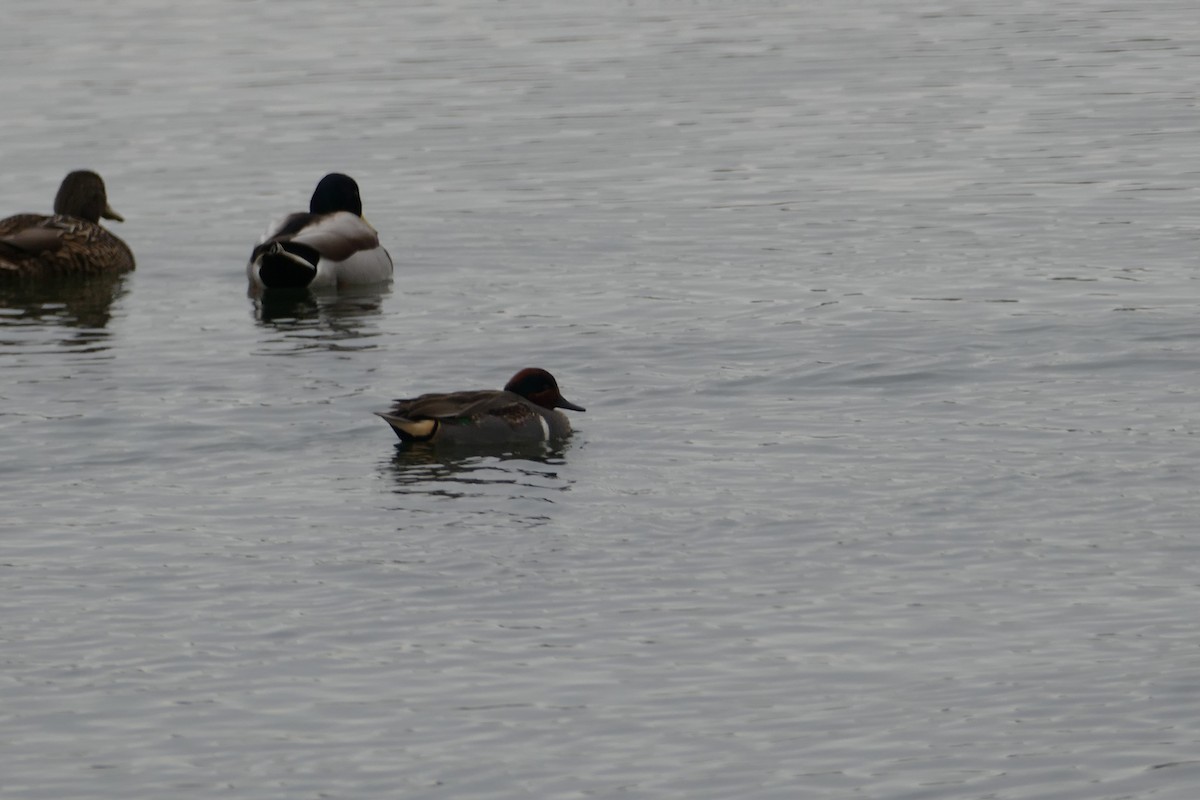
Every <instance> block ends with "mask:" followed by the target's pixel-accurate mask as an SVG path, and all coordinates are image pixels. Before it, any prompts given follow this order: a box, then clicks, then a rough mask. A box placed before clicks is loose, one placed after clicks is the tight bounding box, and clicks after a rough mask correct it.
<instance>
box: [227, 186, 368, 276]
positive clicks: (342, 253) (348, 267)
mask: <svg viewBox="0 0 1200 800" xmlns="http://www.w3.org/2000/svg"><path fill="white" fill-rule="evenodd" d="M246 276H247V277H248V278H249V280H250V283H251V285H253V286H254V287H255V288H257V289H324V288H336V287H338V286H346V285H362V284H370V283H380V282H383V281H388V280H391V277H392V257H391V256H390V255H389V254H388V251H387V250H386V249H384V247H383V246H382V245H381V244H380V243H379V233H378V232H376V230H375V229H374V228H373V227H371V225H370V223H368V222H367V221H366V220H365V219H363V217H362V198H361V197H360V196H359V192H358V184H357V183H355V182H354V179H353V178H350V177H349V176H347V175H342V174H340V173H336V172H334V173H330V174H329V175H326V176H325V177H324V178H322V179H321V182H320V183H318V184H317V188H316V190H315V191H314V192H313V196H312V200H311V201H310V202H309V210H308V211H307V212H297V213H294V214H289V215H287V216H286V217H284V218H283V219H281V220H279V221H277V222H275V223H272V225H271V226H270V227H269V228H267V232H266V233H265V234H264V235H263V237H262V238H261V239H260V240H259V242H258V245H257V246H256V247H255V248H254V250H253V252H251V254H250V262H249V263H248V264H247V265H246Z"/></svg>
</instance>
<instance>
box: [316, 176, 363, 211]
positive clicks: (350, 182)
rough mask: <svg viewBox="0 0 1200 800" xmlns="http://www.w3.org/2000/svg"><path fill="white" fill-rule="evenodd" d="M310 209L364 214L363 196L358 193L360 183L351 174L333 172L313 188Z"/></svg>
mask: <svg viewBox="0 0 1200 800" xmlns="http://www.w3.org/2000/svg"><path fill="white" fill-rule="evenodd" d="M308 210H309V212H310V213H312V214H332V213H333V212H335V211H349V212H350V213H352V214H357V215H358V216H360V217H361V216H362V196H361V195H359V193H358V184H357V183H355V182H354V178H351V177H350V176H349V175H343V174H342V173H340V172H331V173H329V174H328V175H326V176H325V177H324V178H321V182H320V183H318V184H317V188H316V189H315V190H313V196H312V200H310V201H309V202H308Z"/></svg>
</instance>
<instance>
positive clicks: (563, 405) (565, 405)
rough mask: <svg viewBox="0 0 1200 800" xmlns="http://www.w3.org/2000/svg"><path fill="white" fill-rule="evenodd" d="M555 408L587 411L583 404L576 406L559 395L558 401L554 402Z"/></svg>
mask: <svg viewBox="0 0 1200 800" xmlns="http://www.w3.org/2000/svg"><path fill="white" fill-rule="evenodd" d="M554 407H555V408H567V409H570V410H571V411H587V409H586V408H584V407H583V406H577V405H575V404H574V403H572V402H571V401H570V400H568V399H567V398H565V397H562V396H559V398H558V402H557V403H555V404H554Z"/></svg>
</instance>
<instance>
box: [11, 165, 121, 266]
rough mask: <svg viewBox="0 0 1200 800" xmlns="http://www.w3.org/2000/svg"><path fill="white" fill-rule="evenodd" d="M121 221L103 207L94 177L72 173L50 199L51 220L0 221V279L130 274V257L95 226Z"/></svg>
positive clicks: (29, 216)
mask: <svg viewBox="0 0 1200 800" xmlns="http://www.w3.org/2000/svg"><path fill="white" fill-rule="evenodd" d="M101 217H104V218H105V219H114V220H117V221H118V222H123V221H124V218H123V217H122V216H121V215H120V214H118V213H117V212H116V211H113V210H112V207H111V206H110V205H109V204H108V195H107V193H106V192H105V190H104V181H103V180H101V178H100V176H99V175H97V174H96V173H94V172H88V171H86V170H81V171H78V172H72V173H71V174H69V175H67V177H66V178H64V179H63V182H62V185H61V186H59V188H58V194H57V195H56V196H55V198H54V215H53V216H47V215H45V214H17V215H16V216H13V217H8V218H7V219H3V220H0V275H10V276H18V277H21V278H51V277H62V276H71V275H102V274H115V273H121V272H128V271H129V270H131V269H133V267H134V264H133V253H132V252H131V251H130V250H129V246H128V245H126V244H125V243H124V242H123V241H121V240H120V239H119V238H117V237H116V236H114V235H113V234H112V233H109V232H108V231H107V230H105V229H104V228H102V227H100V218H101Z"/></svg>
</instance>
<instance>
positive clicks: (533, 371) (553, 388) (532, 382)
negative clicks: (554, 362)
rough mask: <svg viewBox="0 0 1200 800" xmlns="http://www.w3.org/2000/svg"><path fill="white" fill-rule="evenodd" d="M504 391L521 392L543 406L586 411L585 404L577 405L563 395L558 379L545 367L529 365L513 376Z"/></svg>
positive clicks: (520, 393) (527, 398) (522, 395)
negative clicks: (559, 388)
mask: <svg viewBox="0 0 1200 800" xmlns="http://www.w3.org/2000/svg"><path fill="white" fill-rule="evenodd" d="M504 391H506V392H512V393H513V394H519V395H521V397H524V398H525V399H526V400H528V401H530V402H531V403H536V404H538V405H539V406H541V407H542V408H569V409H570V410H572V411H585V410H586V409H585V408H584V407H583V406H577V405H575V404H574V403H572V402H571V401H570V400H567V399H566V398H565V397H563V396H562V393H561V392H560V391H559V390H558V381H556V380H554V376H553V375H551V374H550V373H549V372H547V371H546V370H544V369H538V368H537V367H527V368H525V369H523V370H521V371H520V372H518V373H517V374H516V375H513V376H512V379H511V380H509V382H508V383H507V384H505V386H504Z"/></svg>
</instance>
